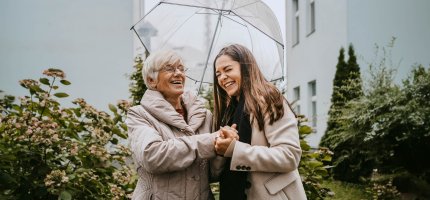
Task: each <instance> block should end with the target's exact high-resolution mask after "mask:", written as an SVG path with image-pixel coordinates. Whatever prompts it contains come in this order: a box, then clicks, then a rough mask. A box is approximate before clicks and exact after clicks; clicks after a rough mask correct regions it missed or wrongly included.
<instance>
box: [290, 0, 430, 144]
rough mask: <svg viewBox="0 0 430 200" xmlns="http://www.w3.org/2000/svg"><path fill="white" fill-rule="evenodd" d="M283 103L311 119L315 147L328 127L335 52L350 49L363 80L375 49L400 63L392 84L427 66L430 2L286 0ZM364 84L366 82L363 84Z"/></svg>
mask: <svg viewBox="0 0 430 200" xmlns="http://www.w3.org/2000/svg"><path fill="white" fill-rule="evenodd" d="M285 9H286V55H287V59H286V60H287V65H286V66H287V70H286V71H287V97H288V99H289V100H290V101H291V102H293V101H294V102H295V104H294V107H295V109H296V112H298V113H299V114H304V115H305V116H306V117H307V118H308V119H309V123H308V124H309V125H311V126H312V127H313V128H314V130H315V134H312V135H310V136H309V137H308V138H307V140H308V142H309V144H310V145H311V146H312V147H317V146H318V144H319V141H320V139H321V137H322V136H323V135H324V132H325V129H326V127H327V118H328V114H327V113H328V110H329V108H330V104H331V102H330V99H331V95H332V87H333V78H334V74H335V72H336V64H337V59H338V56H339V50H340V48H341V47H344V48H345V50H346V59H348V56H347V48H348V45H349V44H353V46H354V48H355V53H356V55H357V57H358V60H357V61H358V64H359V65H360V68H361V73H362V75H364V76H366V73H367V71H368V63H369V62H371V61H372V59H374V58H375V44H376V45H378V46H380V47H383V46H386V45H387V44H388V43H389V42H390V41H391V39H392V38H393V37H395V38H396V41H395V44H394V48H393V49H392V58H393V61H394V62H399V63H400V65H399V68H398V69H397V77H396V80H401V79H404V78H406V77H407V73H409V72H410V70H411V67H412V66H413V65H414V64H417V63H419V64H423V65H424V66H426V67H428V66H429V64H430V39H429V36H430V12H428V10H429V9H430V1H427V0H411V1H405V0H377V1H375V0H287V2H286V8H285ZM364 80H365V79H364Z"/></svg>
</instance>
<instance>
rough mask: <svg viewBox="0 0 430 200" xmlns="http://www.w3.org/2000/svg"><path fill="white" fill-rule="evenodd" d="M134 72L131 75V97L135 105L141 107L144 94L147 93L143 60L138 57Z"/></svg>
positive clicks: (135, 61)
mask: <svg viewBox="0 0 430 200" xmlns="http://www.w3.org/2000/svg"><path fill="white" fill-rule="evenodd" d="M133 67H134V69H135V70H134V72H133V73H132V74H131V75H130V81H131V83H130V88H129V91H130V93H131V94H130V97H131V99H132V104H133V105H139V103H140V100H141V99H142V96H143V94H144V93H145V91H146V89H147V88H146V85H145V83H144V81H143V77H142V67H143V60H142V58H141V57H136V58H135V60H134V66H133Z"/></svg>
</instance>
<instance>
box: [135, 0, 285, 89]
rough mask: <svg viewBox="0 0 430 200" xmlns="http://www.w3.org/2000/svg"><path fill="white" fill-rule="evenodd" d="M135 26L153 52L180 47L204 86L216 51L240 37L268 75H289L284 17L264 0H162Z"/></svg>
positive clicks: (189, 73) (191, 72) (270, 77)
mask: <svg viewBox="0 0 430 200" xmlns="http://www.w3.org/2000/svg"><path fill="white" fill-rule="evenodd" d="M131 29H132V30H134V31H135V33H136V34H137V36H138V37H139V39H140V41H141V42H142V44H143V46H144V47H145V49H146V50H147V51H148V52H149V53H151V52H153V51H157V50H161V49H167V48H169V49H173V50H175V51H176V52H178V53H179V54H180V55H181V56H182V57H183V58H184V63H185V65H186V67H187V68H188V69H189V70H188V71H187V77H188V78H189V79H191V80H192V81H188V82H191V83H196V84H195V85H198V88H199V89H200V88H201V84H202V83H211V82H212V81H213V69H212V68H213V67H212V65H213V60H214V58H215V56H216V54H217V53H218V52H219V51H220V50H221V48H222V47H224V46H227V45H229V44H235V43H237V44H241V45H244V46H246V47H248V48H249V49H250V50H251V51H252V53H253V54H254V56H255V57H256V60H257V62H258V65H259V66H260V69H261V71H262V72H263V74H264V76H265V77H266V79H267V80H268V81H274V80H278V79H281V78H283V75H284V71H283V55H284V54H283V48H284V46H283V43H282V35H281V31H280V27H279V23H278V20H277V19H276V17H275V15H274V14H273V12H272V10H271V9H270V8H269V7H268V6H267V5H266V4H265V3H264V2H262V1H260V0H162V1H160V2H159V3H158V4H157V5H156V6H155V7H154V8H152V9H151V10H150V11H149V12H148V13H147V14H146V15H145V16H144V17H143V18H142V19H141V20H140V21H139V22H137V23H136V24H135V25H134V26H133V27H132V28H131Z"/></svg>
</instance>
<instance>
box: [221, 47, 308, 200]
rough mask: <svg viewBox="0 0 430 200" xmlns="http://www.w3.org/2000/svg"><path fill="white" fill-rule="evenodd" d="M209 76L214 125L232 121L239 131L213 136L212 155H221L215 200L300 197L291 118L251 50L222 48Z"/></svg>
mask: <svg viewBox="0 0 430 200" xmlns="http://www.w3.org/2000/svg"><path fill="white" fill-rule="evenodd" d="M214 75H215V77H214V83H215V84H214V85H215V87H214V101H215V105H214V106H215V110H214V117H215V122H214V125H215V127H220V126H225V125H228V126H232V125H233V124H236V125H237V127H236V129H237V130H238V134H239V140H236V139H233V138H232V137H229V138H228V137H225V138H222V137H221V138H218V139H216V144H215V149H216V151H217V153H218V154H221V155H223V156H224V157H226V158H227V160H226V163H225V165H224V170H223V171H222V173H221V176H220V199H221V200H225V199H294V200H301V199H306V194H305V191H304V188H303V185H302V181H301V178H300V175H299V172H298V170H297V167H298V165H299V162H300V156H301V148H300V141H299V134H298V127H297V119H296V117H295V115H294V113H293V112H292V110H291V108H290V107H289V105H288V103H287V101H286V100H285V99H284V97H283V96H282V94H281V93H280V92H279V90H277V89H276V87H275V86H274V85H273V84H271V83H270V82H268V81H266V80H265V78H264V76H263V74H262V73H261V71H260V70H259V67H258V65H257V62H256V61H255V58H254V56H253V55H252V53H251V52H250V51H249V50H248V49H247V48H246V47H244V46H241V45H238V44H234V45H230V46H227V47H224V48H223V49H222V50H221V51H220V52H219V54H218V55H217V56H216V58H215V61H214Z"/></svg>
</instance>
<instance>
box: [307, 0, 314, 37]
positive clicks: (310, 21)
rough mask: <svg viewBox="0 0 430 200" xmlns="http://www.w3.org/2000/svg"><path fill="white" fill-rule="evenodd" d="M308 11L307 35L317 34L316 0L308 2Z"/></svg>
mask: <svg viewBox="0 0 430 200" xmlns="http://www.w3.org/2000/svg"><path fill="white" fill-rule="evenodd" d="M307 11H308V12H307V20H306V21H307V33H308V35H310V34H312V33H313V32H315V0H308V9H307Z"/></svg>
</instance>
